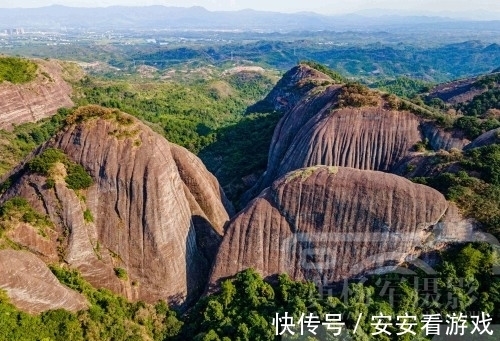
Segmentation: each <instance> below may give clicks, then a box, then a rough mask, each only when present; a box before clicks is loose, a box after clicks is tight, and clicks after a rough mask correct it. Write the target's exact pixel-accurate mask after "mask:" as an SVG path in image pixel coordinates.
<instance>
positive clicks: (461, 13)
mask: <svg viewBox="0 0 500 341" xmlns="http://www.w3.org/2000/svg"><path fill="white" fill-rule="evenodd" d="M50 5H63V6H69V7H109V6H137V7H143V6H150V5H163V6H177V7H192V6H201V7H204V8H206V9H207V10H210V11H236V10H242V9H254V10H259V11H272V12H285V13H292V12H302V11H309V12H316V13H320V14H326V15H335V14H347V13H356V12H363V13H364V14H374V15H380V14H384V12H387V14H394V13H404V14H407V15H436V16H450V17H463V18H466V17H468V18H476V19H500V3H499V2H498V0H482V1H481V0H479V1H475V2H471V1H465V0H455V1H449V0H445V1H440V2H439V3H437V4H436V2H435V1H434V0H414V1H405V2H401V1H397V0H372V1H366V0H352V1H349V2H344V1H321V0H309V1H302V0H289V1H287V2H286V4H284V3H277V2H272V1H264V0H253V1H249V0H223V1H215V0H194V1H193V0H187V1H180V0H170V1H165V0H143V1H141V2H140V3H139V4H138V3H137V1H134V0H101V1H96V0H65V1H57V0H24V1H22V3H19V2H14V3H13V2H12V1H6V0H0V8H37V7H45V6H50ZM372 11H373V13H371V12H372Z"/></svg>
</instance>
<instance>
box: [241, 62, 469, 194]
mask: <svg viewBox="0 0 500 341" xmlns="http://www.w3.org/2000/svg"><path fill="white" fill-rule="evenodd" d="M396 101H397V99H396ZM272 103H274V107H272V106H271V104H272ZM395 104H396V103H395V102H394V101H392V102H391V98H390V96H383V95H382V94H380V93H378V92H375V91H371V90H369V89H367V88H364V87H362V86H356V85H352V84H344V85H342V84H336V82H335V81H334V80H332V79H331V78H329V77H328V76H327V75H325V74H323V73H320V72H318V71H316V70H314V69H311V68H310V67H308V66H306V65H300V66H298V67H295V68H293V69H292V70H290V71H289V72H288V73H286V74H285V75H284V77H283V79H282V80H281V81H280V82H279V83H278V84H277V85H276V87H275V89H274V90H273V91H272V92H271V93H270V94H269V96H268V97H267V98H266V99H265V100H264V101H263V103H261V104H259V105H256V106H257V107H259V106H262V107H271V108H272V109H274V110H279V111H281V112H283V117H282V118H281V120H280V121H279V123H278V125H277V126H276V129H275V131H274V135H273V138H272V142H271V147H270V151H269V158H268V166H267V169H266V171H265V173H264V174H263V175H262V177H261V178H260V179H259V180H258V181H257V183H256V184H255V185H254V186H253V187H252V188H251V189H250V190H248V191H247V192H246V193H245V194H244V196H243V198H242V202H243V203H248V201H250V200H251V199H252V198H254V197H255V196H256V195H258V194H259V193H260V191H262V190H263V189H264V188H266V187H268V186H269V185H270V184H271V183H272V182H273V181H274V180H275V179H277V178H278V177H280V176H282V175H284V174H286V173H287V172H290V171H292V170H294V169H298V168H302V167H310V166H314V165H327V166H341V167H353V168H358V169H366V170H379V171H386V172H391V171H392V169H393V167H394V166H395V165H397V164H398V163H399V162H400V161H401V160H402V159H403V158H405V157H407V156H408V155H410V154H411V152H412V151H413V148H414V146H415V145H416V144H417V143H418V142H420V141H424V140H426V139H427V140H428V141H429V144H430V146H431V147H432V148H433V149H435V150H439V149H444V150H451V149H453V148H457V149H462V148H463V147H464V146H465V145H466V144H468V143H469V141H468V140H466V139H464V138H463V137H462V136H459V135H457V134H454V133H450V132H445V131H442V130H441V129H439V128H438V127H437V126H435V125H434V124H432V123H431V122H430V121H429V120H428V119H425V118H422V117H420V116H418V115H416V114H414V113H412V112H409V111H405V110H397V109H394V108H397V107H398V105H395Z"/></svg>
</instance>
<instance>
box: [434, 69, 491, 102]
mask: <svg viewBox="0 0 500 341" xmlns="http://www.w3.org/2000/svg"><path fill="white" fill-rule="evenodd" d="M496 75H498V71H496V70H495V71H493V72H492V73H490V74H488V75H483V76H479V77H472V78H466V79H460V80H456V81H453V82H448V83H443V84H439V85H437V86H435V87H434V88H433V89H431V90H430V92H429V94H428V95H427V99H429V100H432V99H433V98H439V99H440V100H442V101H443V102H445V103H448V104H451V105H455V104H459V103H465V102H468V101H470V100H472V99H473V98H474V97H476V96H479V95H481V94H482V93H484V92H486V91H487V90H488V87H485V86H482V85H481V84H479V83H478V81H481V79H483V78H484V77H492V76H496ZM492 85H493V86H500V84H499V83H498V82H494V83H493V84H492Z"/></svg>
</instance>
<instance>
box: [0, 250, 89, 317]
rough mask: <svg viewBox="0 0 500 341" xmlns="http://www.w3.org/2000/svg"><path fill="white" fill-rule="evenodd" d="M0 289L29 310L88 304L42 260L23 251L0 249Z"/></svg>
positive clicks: (36, 310) (32, 311) (15, 302)
mask: <svg viewBox="0 0 500 341" xmlns="http://www.w3.org/2000/svg"><path fill="white" fill-rule="evenodd" d="M0 289H2V290H5V291H6V292H7V295H8V296H9V298H10V301H11V303H12V304H14V305H16V306H17V307H18V308H20V309H22V310H24V311H27V312H29V313H34V314H36V313H40V312H42V311H45V310H53V309H60V308H63V309H66V310H69V311H72V312H75V311H78V310H82V309H85V308H87V307H88V302H87V300H86V299H85V297H83V295H81V294H79V293H77V292H76V291H73V290H70V289H68V288H67V287H65V286H63V285H62V284H61V283H59V281H58V280H57V278H56V277H55V276H54V275H53V274H52V272H50V270H49V268H47V266H46V265H45V263H44V262H43V261H41V260H40V259H39V258H37V257H36V256H35V255H33V254H32V253H29V252H25V251H14V250H0Z"/></svg>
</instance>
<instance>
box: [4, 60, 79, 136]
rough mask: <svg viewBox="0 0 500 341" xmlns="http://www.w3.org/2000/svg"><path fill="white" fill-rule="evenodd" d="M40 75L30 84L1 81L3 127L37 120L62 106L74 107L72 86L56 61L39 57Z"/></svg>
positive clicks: (10, 127) (8, 127) (51, 113)
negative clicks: (66, 80) (63, 75)
mask: <svg viewBox="0 0 500 341" xmlns="http://www.w3.org/2000/svg"><path fill="white" fill-rule="evenodd" d="M36 63H37V64H38V67H39V71H38V76H37V78H36V79H35V80H34V81H32V82H30V83H27V84H11V83H7V82H4V83H2V84H0V99H1V100H0V129H12V127H13V124H15V125H17V124H21V123H26V122H35V121H38V120H40V119H42V118H45V117H49V116H52V115H54V114H55V113H56V112H57V109H59V108H61V107H72V106H73V102H72V101H71V98H70V96H71V93H72V88H71V86H70V85H69V84H68V83H66V82H65V81H64V79H63V77H62V73H63V70H62V66H61V64H59V63H58V62H56V61H46V60H39V59H37V60H36Z"/></svg>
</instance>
